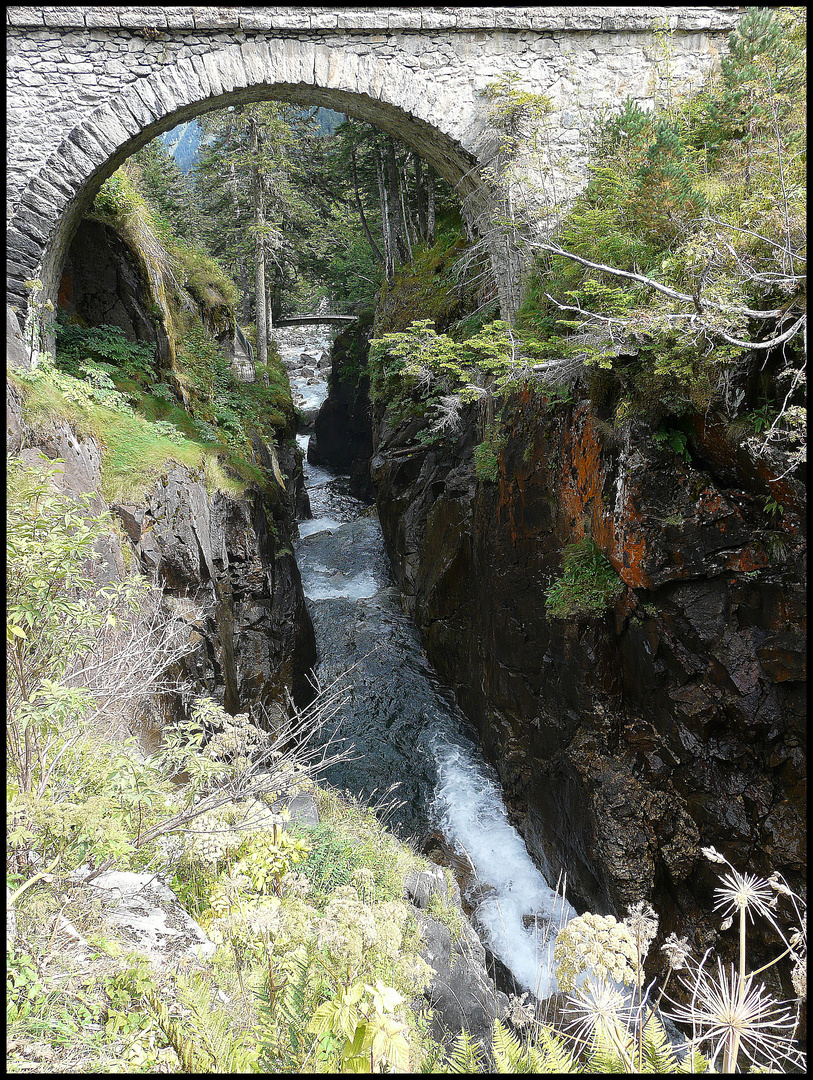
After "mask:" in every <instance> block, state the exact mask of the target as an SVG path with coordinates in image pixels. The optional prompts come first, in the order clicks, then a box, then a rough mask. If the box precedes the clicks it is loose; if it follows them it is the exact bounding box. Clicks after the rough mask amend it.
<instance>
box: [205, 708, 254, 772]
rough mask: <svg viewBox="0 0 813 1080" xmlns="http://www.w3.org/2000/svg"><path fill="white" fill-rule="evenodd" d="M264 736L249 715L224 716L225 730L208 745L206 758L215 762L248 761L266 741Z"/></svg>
mask: <svg viewBox="0 0 813 1080" xmlns="http://www.w3.org/2000/svg"><path fill="white" fill-rule="evenodd" d="M263 735H264V733H263V732H262V731H261V730H260V729H259V728H258V727H257V725H256V724H255V723H254V722H253V721H252V719H251V717H250V716H249V714H248V713H237V715H236V716H228V717H227V716H226V714H224V720H223V730H222V731H220V732H218V734H217V735H215V736H214V737H213V738H211V739H210V740H209V742H208V743H207V744H206V751H205V753H206V756H207V757H210V758H212V760H214V761H226V760H230V759H234V758H240V759H246V760H247V759H248V758H250V756H251V754H252V752H253V751H255V750H257V749H258V747H259V746H260V744H261V743H262V742H263V741H264V738H263Z"/></svg>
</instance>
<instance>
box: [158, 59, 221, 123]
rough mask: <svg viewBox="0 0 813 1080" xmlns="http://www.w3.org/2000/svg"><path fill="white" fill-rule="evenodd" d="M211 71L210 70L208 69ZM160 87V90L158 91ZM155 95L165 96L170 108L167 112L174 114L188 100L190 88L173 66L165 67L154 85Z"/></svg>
mask: <svg viewBox="0 0 813 1080" xmlns="http://www.w3.org/2000/svg"><path fill="white" fill-rule="evenodd" d="M210 70H211V69H210ZM159 86H160V90H159ZM155 89H156V93H157V94H159V93H160V94H162V95H164V96H165V98H166V100H167V102H168V103H169V104H170V106H171V107H170V108H169V109H167V112H174V111H175V109H177V108H178V107H179V106H181V105H186V104H187V103H188V102H189V100H190V88H189V87H188V86H187V84H186V83H185V82H184V80H183V78H182V77H181V76H180V75H179V74H178V72H177V71H176V70H175V67H174V66H168V67H165V68H164V69H163V70H162V71H161V74H160V76H159V77H158V79H157V80H156V83H155Z"/></svg>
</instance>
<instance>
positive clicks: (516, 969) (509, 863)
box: [281, 350, 575, 997]
mask: <svg viewBox="0 0 813 1080" xmlns="http://www.w3.org/2000/svg"><path fill="white" fill-rule="evenodd" d="M281 351H282V352H283V356H284V357H285V358H286V359H287V360H288V362H289V365H292V362H293V360H294V357H293V356H292V355H290V354H289V355H288V356H285V350H281ZM291 374H292V385H293V386H294V389H295V391H298V393H299V396H300V402H301V401H302V400H303V399H308V401H309V402H310V401H317V403H318V399H319V398H320V397H324V392H325V390H324V383H323V381H322V380H321V379H319V380H318V381H316V382H314V381H313V379H311V381H310V382H307V383H304V382H303V381H302V380H301V378H300V377H299V376H298V375H296V370H295V369H294V370H292V373H291ZM297 441H298V442H299V444H300V445H301V446H302V448H303V449H306V447H307V442H308V436H307V435H299V436H298V437H297ZM305 482H306V485H307V488H308V493H309V496H310V501H311V512H312V514H313V517H312V519H310V520H304V521H301V522H300V523H299V530H300V536H301V539H300V540H299V541H298V542H297V544H296V557H297V561H298V563H299V567H300V571H301V574H302V584H303V587H304V592H305V597H306V598H307V602H308V608H309V610H310V613H311V617H312V619H313V625H314V629H315V632H316V646H317V650H318V655H319V662H318V666H317V669H316V675H317V678H318V680H319V683H320V684H321V685H322V686H325V685H328V684H329V683H331V682H332V681H333V680H334V679H335V678H337V677H338V676H340V675H341V674H342V672H345V671H348V669H352V670H350V671H349V675H348V676H347V677H346V679H345V682H346V683H347V685H348V687H349V697H348V700H347V703H346V705H345V706H344V708H343V710H342V715H343V723H342V726H341V729H340V734H341V735H342V736H343V737H344V738H345V739H346V740H347V741H348V743H350V744H352V747H353V756H354V760H352V761H349V762H342V763H340V764H338V765H336V766H334V767H332V768H331V769H330V770H329V771H328V772H327V773H326V774H325V779H326V780H328V782H330V783H332V784H333V785H334V786H336V787H339V788H342V789H347V790H349V791H351V792H353V793H354V794H356V795H359V796H361V797H363V798H365V799H367V800H369V801H370V802H372V803H375V802H376V801H377V800H380V799H382V798H383V797H384V796H385V793H386V792H388V791H389V790H390V789H391V788H392V785H398V786H397V788H396V791H395V796H396V799H397V803H396V804H395V805H394V806H393V807H392V809H391V810H390V812H389V816H388V823H389V825H390V827H391V828H392V829H393V831H394V832H396V833H397V834H398V835H399V836H401V837H402V838H404V839H409V838H413V839H418V838H421V837H423V836H424V835H425V834H426V833H427V831H429V830H432V829H436V830H439V831H440V832H441V833H442V834H443V836H444V838H445V840H446V841H447V843H448V844H449V846H451V847H452V848H455V849H457V850H458V851H462V852H463V853H465V855H466V856H467V857H468V860H469V862H470V863H471V865H472V866H473V867H474V870H475V872H476V882H475V883H474V885H473V887H472V888H470V889H469V890H468V896H467V900H468V902H469V904H470V905H471V906H472V907H473V908H474V909H475V910H474V916H473V917H474V922H475V925H476V927H477V929H478V931H479V932H480V933H481V935H482V936H483V937H484V938H485V939H487V941H488V944H489V946H490V948H491V949H492V951H493V952H494V953H495V954H496V955H497V956H498V957H499V958H500V959H501V960H502V961H503V963H504V964H505V965H506V966H507V967H508V968H509V969H510V970H511V971H512V973H513V974H514V977H515V978H516V980H517V981H518V982H519V983H520V984H521V985H522V986H523V987H524V988H526V989H529V990H533V991H534V992H535V993H536V994H537V995H538V996H540V997H544V996H546V994H548V993H550V992H551V990H552V989H554V988H555V983H553V982H552V979H553V976H552V974H551V964H550V955H549V953H550V950H551V949H552V946H553V937H554V935H553V934H547V933H545V932H544V930H543V929H542V928H543V927H544V925H545V923H546V921H547V920H548V919H550V920H552V923H553V925H554V926H556V925H562V924H563V923H564V922H566V921H567V920H568V919H569V918H572V916H573V915H575V911H574V910H573V909H572V908H571V907H570V905H569V904H567V903H566V902H564V901H563V900H562V898H561V897H557V896H556V895H555V893H554V891H553V889H551V888H550V887H549V885H548V883H547V882H546V881H545V880H544V878H543V877H542V875H541V874H540V873H539V871H538V870H537V869H536V867H535V866H534V864H533V863H532V861H531V859H530V857H529V856H528V853H527V851H526V849H525V845H524V843H523V841H522V839H521V837H520V836H519V834H518V833H517V831H516V830H515V829H514V828H513V827H512V826H511V825H510V824H509V823H508V820H507V815H506V811H505V806H504V804H503V800H502V796H501V791H500V785H499V781H498V779H497V776H496V773H495V771H494V770H493V769H492V768H491V766H490V765H488V764H487V763H486V762H485V761H484V759H483V757H482V754H481V752H480V749H479V746H478V742H477V738H476V734H475V733H474V731H473V729H472V728H471V726H470V725H469V723H468V722H467V720H466V718H465V717H464V716H463V714H462V713H461V711H460V710H459V709H458V707H457V705H456V704H455V701H454V698H453V695H452V694H451V692H450V691H449V690H448V689H447V688H445V687H444V686H443V685H442V684H441V683H440V681H439V679H438V677H437V675H436V674H435V672H434V671H433V669H432V666H431V664H430V663H429V661H428V659H427V657H426V654H425V653H424V651H423V648H422V646H421V643H420V639H419V637H418V634H417V631H416V629H415V627H414V625H413V624H412V622H411V620H410V619H409V618H408V617H407V616H406V615H405V614H404V613H403V612H402V610H401V604H400V595H399V591H398V587H397V585H396V584H395V580H394V578H393V575H392V571H391V569H390V566H389V562H388V560H387V556H386V552H385V550H384V541H383V537H382V535H381V527H380V525H379V523H378V519H377V518H376V516H375V511H374V509H373V508H371V507H369V506H367V505H366V504H364V503H362V502H360V501H359V500H358V499H355V498H353V497H352V496H351V495H350V494H349V491H348V483H347V479H346V478H345V477H341V476H336V475H335V474H333V473H331V472H329V471H327V470H325V469H321V468H318V467H316V466H313V465H310V464H309V463H307V462H306V463H305ZM391 799H392V796H391V795H390V796H387V797H386V801H387V802H390V801H391ZM534 914H537V915H538V916H540V918H539V920H538V923H537V924H536V925H537V927H539V929H534V928H533V926H531V927H528V926H526V925H525V924H524V923H523V916H526V921H529V920H527V916H531V915H534Z"/></svg>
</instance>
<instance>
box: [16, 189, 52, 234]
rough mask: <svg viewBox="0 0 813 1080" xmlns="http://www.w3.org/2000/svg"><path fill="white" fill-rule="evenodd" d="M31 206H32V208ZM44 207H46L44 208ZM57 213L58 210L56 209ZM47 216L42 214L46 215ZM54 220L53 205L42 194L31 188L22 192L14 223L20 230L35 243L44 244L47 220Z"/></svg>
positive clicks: (47, 230)
mask: <svg viewBox="0 0 813 1080" xmlns="http://www.w3.org/2000/svg"><path fill="white" fill-rule="evenodd" d="M32 206H33V207H34V208H33V209H32ZM46 207H47V208H48V209H47V210H46ZM48 211H50V213H48ZM56 213H59V210H58V209H57V210H56ZM46 214H47V216H44V215H46ZM49 220H50V221H53V220H54V206H53V204H52V203H51V202H49V201H47V200H46V199H45V198H44V197H43V196H42V195H37V193H36V192H34V191H32V190H31V188H30V187H29V189H28V190H27V191H26V192H25V193H24V195H23V197H22V199H21V200H20V205H19V207H18V209H17V213H16V214H15V216H14V223H15V225H16V226H17V227H18V228H19V230H20V232H23V233H25V234H26V236H30V237H31V239H32V240H33V241H34V242H35V243H37V244H45V243H46V241H47V239H48V232H49V229H48V221H49Z"/></svg>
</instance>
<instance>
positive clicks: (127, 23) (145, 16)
mask: <svg viewBox="0 0 813 1080" xmlns="http://www.w3.org/2000/svg"><path fill="white" fill-rule="evenodd" d="M94 10H98V9H94ZM118 10H119V11H120V16H119V21H120V23H121V25H122V26H123V27H127V28H128V29H131V30H143V29H147V28H152V29H163V28H165V27H166V25H167V9H166V8H162V7H136V8H119V9H118ZM88 25H90V24H88ZM94 25H98V24H94Z"/></svg>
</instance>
